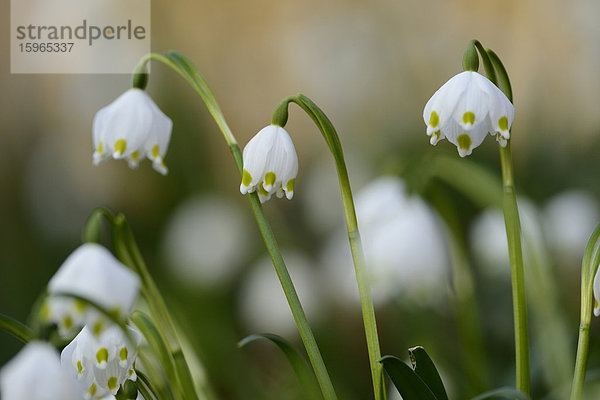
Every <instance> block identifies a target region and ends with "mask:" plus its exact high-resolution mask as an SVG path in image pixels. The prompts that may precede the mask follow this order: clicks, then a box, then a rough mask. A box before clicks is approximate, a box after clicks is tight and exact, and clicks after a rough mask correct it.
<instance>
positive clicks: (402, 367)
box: [378, 356, 440, 400]
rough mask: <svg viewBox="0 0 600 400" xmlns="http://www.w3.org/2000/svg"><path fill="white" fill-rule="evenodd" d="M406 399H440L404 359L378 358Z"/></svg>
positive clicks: (392, 357)
mask: <svg viewBox="0 0 600 400" xmlns="http://www.w3.org/2000/svg"><path fill="white" fill-rule="evenodd" d="M378 361H379V362H380V363H382V364H383V368H384V369H385V372H387V374H388V376H389V377H390V379H391V380H392V383H393V384H394V386H396V389H398V391H399V392H400V394H401V395H402V398H403V399H404V400H440V399H438V398H437V397H436V396H435V394H433V392H432V391H431V389H430V388H429V386H427V384H426V383H425V382H424V381H423V379H421V377H420V376H419V375H417V373H416V372H415V371H414V370H413V369H412V368H411V367H409V366H408V365H406V364H405V363H404V362H403V361H402V360H400V359H399V358H397V357H394V356H383V357H381V358H380V359H379V360H378Z"/></svg>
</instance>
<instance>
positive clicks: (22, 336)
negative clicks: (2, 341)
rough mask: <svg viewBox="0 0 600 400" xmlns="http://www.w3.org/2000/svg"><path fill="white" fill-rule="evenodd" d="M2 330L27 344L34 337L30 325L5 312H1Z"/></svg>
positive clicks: (0, 327)
mask: <svg viewBox="0 0 600 400" xmlns="http://www.w3.org/2000/svg"><path fill="white" fill-rule="evenodd" d="M0 331H4V332H6V333H9V334H11V335H12V336H14V337H16V338H17V339H19V340H20V341H21V342H23V343H25V344H27V343H29V342H30V341H31V340H33V338H34V335H33V332H32V331H31V329H30V328H29V327H28V326H25V325H23V324H22V323H21V322H19V321H17V320H16V319H13V318H11V317H9V316H8V315H4V314H0Z"/></svg>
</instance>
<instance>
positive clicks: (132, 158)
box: [93, 88, 173, 175]
mask: <svg viewBox="0 0 600 400" xmlns="http://www.w3.org/2000/svg"><path fill="white" fill-rule="evenodd" d="M172 128H173V122H172V121H171V119H170V118H169V117H167V116H166V115H165V114H164V113H163V112H162V111H161V110H160V109H159V108H158V106H157V105H156V104H155V103H154V101H153V100H152V99H151V98H150V96H148V94H146V92H145V91H143V90H141V89H136V88H132V89H129V90H127V91H126V92H125V93H123V94H122V95H121V96H119V97H118V98H117V99H116V100H115V101H113V102H112V103H110V104H109V105H107V106H106V107H104V108H102V109H101V110H100V111H98V112H97V113H96V116H95V117H94V128H93V131H94V147H95V152H94V165H98V164H100V163H101V162H102V161H104V160H106V159H108V158H110V156H112V157H113V158H115V159H121V158H124V159H126V160H127V161H128V162H129V166H130V167H131V168H135V167H137V165H138V164H139V162H140V161H141V160H142V159H144V157H148V158H149V159H150V160H152V166H153V167H154V169H155V170H157V171H158V172H160V173H161V174H163V175H166V174H167V167H166V166H165V163H164V160H163V158H164V156H165V154H166V152H167V147H168V146H169V140H170V139H171V129H172Z"/></svg>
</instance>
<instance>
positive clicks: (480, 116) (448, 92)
mask: <svg viewBox="0 0 600 400" xmlns="http://www.w3.org/2000/svg"><path fill="white" fill-rule="evenodd" d="M514 114H515V108H514V106H513V105H512V103H511V102H510V100H508V98H507V97H506V95H505V94H504V93H502V91H501V90H500V89H498V87H497V86H496V85H494V84H493V83H492V82H491V81H490V80H489V79H487V78H486V77H484V76H483V75H480V74H479V73H477V72H474V71H464V72H461V73H460V74H458V75H456V76H454V77H452V78H451V79H450V80H449V81H448V82H446V83H445V84H444V85H443V86H442V87H441V88H439V89H438V91H437V92H435V93H434V94H433V96H431V99H429V101H428V102H427V104H426V105H425V109H424V110H423V120H424V121H425V124H427V135H428V136H431V140H430V143H431V144H432V145H434V146H435V145H436V144H437V142H439V141H440V140H442V139H443V138H447V139H448V140H449V141H450V143H452V144H454V145H456V147H457V149H458V154H460V156H461V157H464V156H467V155H469V154H471V152H472V151H473V149H474V148H475V147H477V146H479V145H480V144H481V142H483V139H485V137H486V136H487V134H488V133H489V134H490V135H495V136H496V140H497V141H498V142H499V143H500V145H501V146H502V147H505V146H506V143H507V140H508V139H510V127H511V125H512V122H513V118H514Z"/></svg>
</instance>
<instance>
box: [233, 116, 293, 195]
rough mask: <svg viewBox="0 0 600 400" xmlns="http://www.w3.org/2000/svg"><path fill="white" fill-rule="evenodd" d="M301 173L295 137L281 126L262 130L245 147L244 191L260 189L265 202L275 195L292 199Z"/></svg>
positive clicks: (243, 192) (272, 126) (241, 188)
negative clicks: (297, 175) (293, 140)
mask: <svg viewBox="0 0 600 400" xmlns="http://www.w3.org/2000/svg"><path fill="white" fill-rule="evenodd" d="M296 174H298V156H297V155H296V149H295V148H294V143H293V142H292V138H291V137H290V135H289V134H288V133H287V132H286V130H285V129H283V128H282V127H280V126H276V125H269V126H267V127H265V128H263V129H261V130H260V132H258V133H257V134H256V136H254V137H253V138H252V139H251V140H250V141H249V142H248V144H247V145H246V147H245V148H244V172H243V176H242V183H241V185H240V192H242V194H246V193H252V192H254V191H255V190H257V189H258V196H259V197H260V201H261V203H263V202H265V201H267V200H269V199H270V198H271V196H272V195H273V193H276V194H277V197H279V198H281V197H283V195H284V193H285V196H286V197H287V198H288V200H290V199H291V198H292V197H293V196H294V183H295V181H296Z"/></svg>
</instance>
